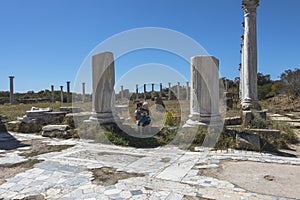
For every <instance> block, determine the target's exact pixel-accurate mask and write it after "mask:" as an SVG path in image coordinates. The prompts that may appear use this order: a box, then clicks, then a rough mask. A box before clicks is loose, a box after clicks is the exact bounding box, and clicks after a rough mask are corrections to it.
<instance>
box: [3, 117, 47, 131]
mask: <svg viewBox="0 0 300 200" xmlns="http://www.w3.org/2000/svg"><path fill="white" fill-rule="evenodd" d="M6 126H7V130H9V131H14V132H21V133H37V132H40V131H41V129H42V126H43V125H42V123H40V122H39V121H37V120H29V121H26V122H23V121H19V120H16V121H11V122H8V123H7V124H6Z"/></svg>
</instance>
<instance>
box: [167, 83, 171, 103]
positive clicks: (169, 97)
mask: <svg viewBox="0 0 300 200" xmlns="http://www.w3.org/2000/svg"><path fill="white" fill-rule="evenodd" d="M168 85H169V91H168V92H169V93H168V100H171V83H168Z"/></svg>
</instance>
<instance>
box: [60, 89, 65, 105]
mask: <svg viewBox="0 0 300 200" xmlns="http://www.w3.org/2000/svg"><path fill="white" fill-rule="evenodd" d="M60 102H62V103H63V102H64V86H62V85H61V86H60Z"/></svg>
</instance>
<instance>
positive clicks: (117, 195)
mask: <svg viewBox="0 0 300 200" xmlns="http://www.w3.org/2000/svg"><path fill="white" fill-rule="evenodd" d="M10 134H11V136H13V137H14V138H15V139H17V140H18V141H23V140H30V139H42V140H43V141H42V142H47V143H49V144H51V145H62V144H74V145H75V146H73V147H71V148H68V149H65V150H63V151H61V152H51V153H47V154H41V155H38V156H36V157H35V158H37V159H39V160H42V162H40V163H38V164H36V165H34V167H33V168H32V169H29V170H27V171H25V172H22V173H19V174H17V175H16V176H15V177H12V178H9V179H7V180H6V182H5V183H3V184H2V185H0V199H1V198H3V199H22V198H25V197H30V196H34V195H42V196H43V197H44V198H45V199H153V200H154V199H170V200H173V199H174V200H177V199H178V200H180V199H244V200H246V199H249V200H250V199H264V200H268V199H270V200H277V199H287V198H283V197H276V196H268V195H263V194H257V193H253V192H250V191H246V190H245V189H243V188H239V187H238V186H236V185H234V184H232V183H230V182H227V181H224V180H218V179H215V178H212V177H206V176H203V175H201V173H199V170H200V169H207V168H214V167H217V166H218V165H219V164H220V161H222V160H230V159H232V160H243V161H245V160H247V161H254V162H268V163H281V164H287V165H297V166H300V159H299V158H291V157H279V156H274V155H272V154H268V153H257V152H247V151H239V150H227V151H209V150H206V149H202V151H200V152H187V151H183V150H180V149H178V148H177V147H171V146H166V147H160V148H155V149H136V148H125V147H119V146H113V145H103V144H95V143H89V142H88V141H83V140H72V139H71V140H59V139H49V138H42V137H40V136H36V135H31V134H15V133H10ZM5 138H6V139H7V140H8V139H9V136H6V137H2V141H3V140H5ZM28 148H30V147H27V146H25V147H24V146H20V147H16V149H15V150H14V151H11V150H10V151H7V150H0V153H1V156H0V164H9V163H10V164H11V163H18V162H22V161H24V160H26V158H24V157H22V156H20V155H19V154H20V152H21V151H22V149H28ZM101 167H113V168H116V169H117V171H124V172H127V173H143V174H145V176H143V177H132V178H128V179H123V180H119V181H118V183H116V184H114V185H109V186H101V185H96V184H93V183H92V180H93V174H92V172H91V171H90V170H89V169H94V168H101Z"/></svg>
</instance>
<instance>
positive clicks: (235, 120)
mask: <svg viewBox="0 0 300 200" xmlns="http://www.w3.org/2000/svg"><path fill="white" fill-rule="evenodd" d="M224 124H225V125H229V126H232V125H241V124H242V118H241V117H240V116H236V117H226V118H225V122H224Z"/></svg>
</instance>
